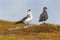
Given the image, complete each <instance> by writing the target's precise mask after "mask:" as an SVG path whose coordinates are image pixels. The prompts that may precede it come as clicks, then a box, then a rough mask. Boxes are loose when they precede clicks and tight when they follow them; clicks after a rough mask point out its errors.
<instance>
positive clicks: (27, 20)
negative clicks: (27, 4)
mask: <svg viewBox="0 0 60 40" xmlns="http://www.w3.org/2000/svg"><path fill="white" fill-rule="evenodd" d="M32 19H33V16H32V12H31V9H29V10H28V11H27V15H26V16H25V17H23V18H22V19H21V20H19V21H18V22H15V23H16V24H20V23H24V24H28V25H29V23H30V22H31V21H32Z"/></svg>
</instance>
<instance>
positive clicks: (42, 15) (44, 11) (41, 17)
mask: <svg viewBox="0 0 60 40" xmlns="http://www.w3.org/2000/svg"><path fill="white" fill-rule="evenodd" d="M46 9H47V7H44V8H43V12H42V14H41V15H40V17H39V22H42V23H43V22H44V24H45V23H46V20H47V19H48V14H47V11H46Z"/></svg>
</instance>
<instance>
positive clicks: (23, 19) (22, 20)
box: [19, 14, 29, 22]
mask: <svg viewBox="0 0 60 40" xmlns="http://www.w3.org/2000/svg"><path fill="white" fill-rule="evenodd" d="M27 18H29V14H28V15H27V16H25V17H24V18H22V19H21V20H20V21H19V22H24V21H25V20H26V19H27Z"/></svg>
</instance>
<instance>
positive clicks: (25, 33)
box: [0, 21, 60, 40]
mask: <svg viewBox="0 0 60 40" xmlns="http://www.w3.org/2000/svg"><path fill="white" fill-rule="evenodd" d="M24 26H25V24H15V23H13V22H7V21H0V40H60V25H55V24H40V25H32V27H29V28H24ZM15 27H19V28H20V29H17V30H8V29H10V28H15Z"/></svg>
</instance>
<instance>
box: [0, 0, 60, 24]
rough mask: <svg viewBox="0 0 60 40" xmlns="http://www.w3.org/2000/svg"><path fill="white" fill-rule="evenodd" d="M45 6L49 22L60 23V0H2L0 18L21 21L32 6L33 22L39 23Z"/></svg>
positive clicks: (0, 1) (0, 2) (0, 0)
mask: <svg viewBox="0 0 60 40" xmlns="http://www.w3.org/2000/svg"><path fill="white" fill-rule="evenodd" d="M43 7H47V8H48V9H47V12H48V16H49V18H48V20H47V23H54V24H60V0H0V20H7V21H12V22H15V21H19V20H20V19H22V18H23V17H24V16H25V15H26V14H27V13H26V11H27V10H28V9H29V8H31V9H32V14H33V19H32V22H31V23H39V22H38V20H39V16H40V14H41V13H42V9H43Z"/></svg>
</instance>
